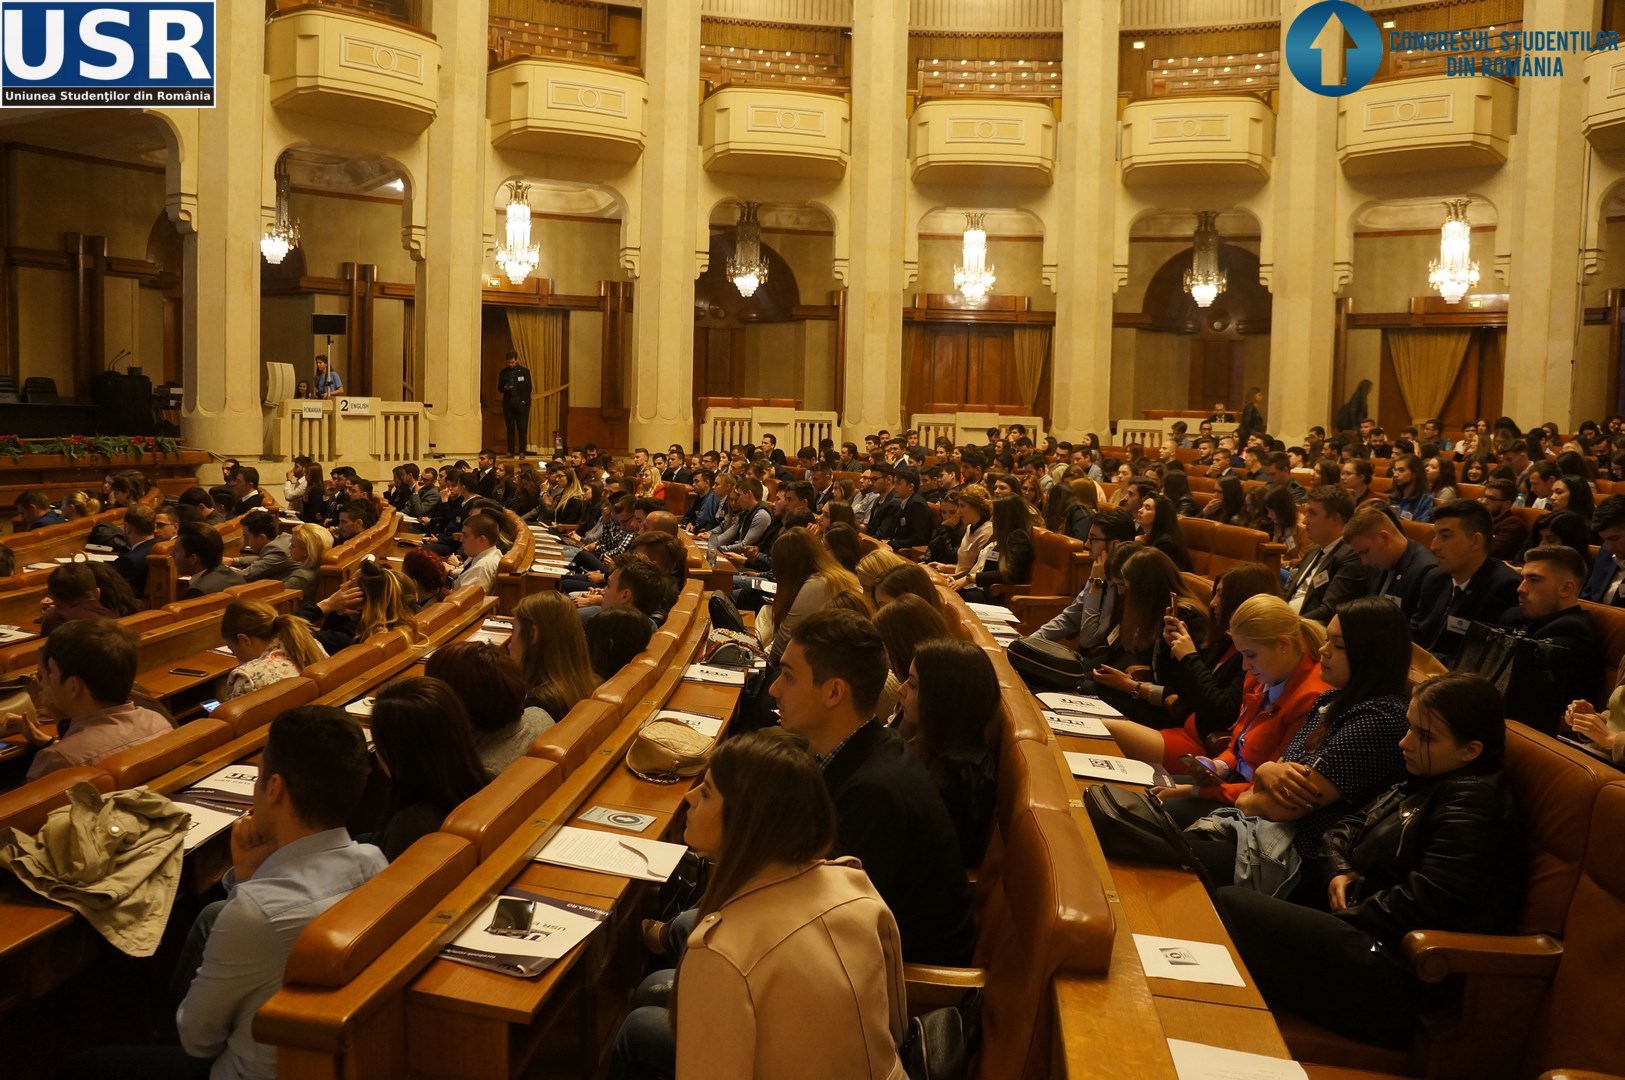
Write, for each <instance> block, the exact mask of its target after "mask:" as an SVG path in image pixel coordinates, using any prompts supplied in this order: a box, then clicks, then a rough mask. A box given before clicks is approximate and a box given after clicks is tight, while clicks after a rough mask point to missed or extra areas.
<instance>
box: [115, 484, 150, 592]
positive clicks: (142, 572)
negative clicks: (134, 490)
mask: <svg viewBox="0 0 1625 1080" xmlns="http://www.w3.org/2000/svg"><path fill="white" fill-rule="evenodd" d="M123 531H124V539H125V540H127V541H129V544H130V546H129V547H127V548H125V549H124V550H123V551H122V552H120V553H119V556H118V558H116V559H114V560H113V569H114V570H116V571H117V572H118V575H119V577H121V578H123V579H124V580H125V581H128V582H129V583H130V591H132V592H134V593H135V595H136V596H137V597H138V598H139V597H143V596H146V595H147V555H148V553H149V552H151V551H152V549H153V545H155V544H157V543H158V537H157V536H155V535H154V534H155V533H156V532H157V515H156V514H155V513H153V510H152V507H150V506H144V505H142V504H141V503H136V504H135V505H133V506H131V507H130V508H129V509H128V510H126V511H124V526H123Z"/></svg>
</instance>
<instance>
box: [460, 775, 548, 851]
mask: <svg viewBox="0 0 1625 1080" xmlns="http://www.w3.org/2000/svg"><path fill="white" fill-rule="evenodd" d="M563 781H564V774H563V773H562V772H561V771H560V770H559V767H558V766H557V765H555V764H554V763H553V762H551V761H547V760H544V759H542V758H534V757H522V758H519V759H518V760H516V761H515V762H514V763H513V764H511V765H509V766H508V767H507V768H506V769H503V770H502V772H501V773H499V774H498V775H497V776H496V778H495V779H493V780H492V781H491V782H490V783H489V784H486V785H485V787H483V788H481V789H480V790H479V791H478V792H477V793H476V794H474V795H471V796H469V797H468V798H467V799H465V800H463V803H462V805H461V806H459V807H457V808H456V809H455V810H453V811H452V812H451V813H450V814H448V815H446V820H445V821H444V822H442V823H441V825H440V831H441V832H443V833H449V834H451V835H452V836H460V837H462V838H463V839H464V840H467V841H468V842H469V843H471V844H473V845H474V852H475V854H476V855H477V856H478V857H479V859H480V861H481V862H484V861H485V860H486V859H489V858H490V857H491V855H492V853H493V852H495V851H496V849H497V848H498V847H500V846H501V845H502V842H503V841H504V840H506V839H508V837H510V836H512V835H513V831H514V830H515V829H517V828H518V827H519V824H520V822H522V821H524V820H525V819H526V818H528V817H529V816H530V815H531V814H532V813H533V812H535V810H536V808H537V807H538V806H541V805H542V802H543V801H544V800H545V799H546V798H547V797H548V796H549V795H551V794H553V792H555V791H557V790H558V789H559V784H561V783H563Z"/></svg>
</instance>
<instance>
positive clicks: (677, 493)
mask: <svg viewBox="0 0 1625 1080" xmlns="http://www.w3.org/2000/svg"><path fill="white" fill-rule="evenodd" d="M664 483H665V488H666V490H665V495H666V509H667V510H670V511H671V512H672V513H674V514H676V515H677V517H678V518H679V519H681V518H682V516H683V515H684V514H686V513H688V504H689V501H690V496H691V494H692V492H693V489H692V488H691V487H689V486H688V485H687V484H679V483H678V482H677V481H675V480H667V481H665V482H664Z"/></svg>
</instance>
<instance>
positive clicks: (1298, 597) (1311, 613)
mask: <svg viewBox="0 0 1625 1080" xmlns="http://www.w3.org/2000/svg"><path fill="white" fill-rule="evenodd" d="M1353 516H1354V500H1353V499H1351V498H1349V495H1348V492H1346V491H1344V490H1343V489H1342V488H1339V487H1333V486H1331V485H1329V484H1323V485H1321V486H1320V487H1317V488H1315V489H1313V490H1312V491H1310V492H1309V499H1308V502H1306V503H1304V507H1303V529H1304V532H1305V533H1307V534H1308V539H1309V541H1310V543H1312V544H1313V545H1314V546H1313V547H1311V548H1309V549H1308V550H1306V551H1304V552H1303V555H1302V558H1300V559H1299V560H1298V565H1297V567H1296V568H1295V569H1294V570H1293V572H1292V576H1291V577H1289V578H1288V579H1287V583H1286V587H1285V590H1284V596H1285V597H1286V602H1287V604H1288V605H1290V606H1291V608H1292V610H1294V611H1296V612H1297V613H1298V614H1300V615H1302V616H1303V617H1304V618H1306V619H1313V620H1315V621H1316V622H1318V623H1321V624H1322V625H1324V624H1325V623H1327V622H1329V621H1330V620H1331V617H1332V616H1333V615H1334V614H1336V613H1337V609H1338V608H1340V607H1342V606H1343V605H1344V604H1345V603H1347V602H1348V601H1349V600H1352V599H1353V598H1354V597H1356V596H1364V595H1365V592H1366V586H1367V580H1368V578H1367V571H1366V568H1365V564H1364V563H1362V562H1361V561H1360V556H1359V555H1358V554H1356V553H1355V551H1354V549H1353V548H1352V547H1350V546H1349V545H1348V544H1346V543H1344V541H1343V530H1344V528H1345V527H1346V526H1347V525H1348V522H1349V519H1350V518H1352V517H1353Z"/></svg>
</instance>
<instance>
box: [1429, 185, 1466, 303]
mask: <svg viewBox="0 0 1625 1080" xmlns="http://www.w3.org/2000/svg"><path fill="white" fill-rule="evenodd" d="M1444 205H1445V209H1447V210H1448V211H1449V214H1448V215H1446V217H1445V219H1444V226H1443V227H1442V228H1440V230H1439V257H1438V258H1437V259H1434V260H1432V261H1431V262H1429V263H1428V284H1429V285H1432V286H1433V287H1434V288H1435V289H1437V290H1439V295H1440V296H1442V297H1444V302H1445V303H1447V304H1455V303H1459V302H1460V301H1461V298H1462V297H1463V296H1465V295H1467V290H1468V289H1471V288H1472V287H1473V286H1474V285H1477V284H1478V263H1476V262H1474V261H1473V260H1472V259H1470V258H1468V256H1469V255H1471V254H1472V246H1473V229H1472V226H1470V225H1468V224H1467V200H1466V199H1446V200H1445V204H1444Z"/></svg>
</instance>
